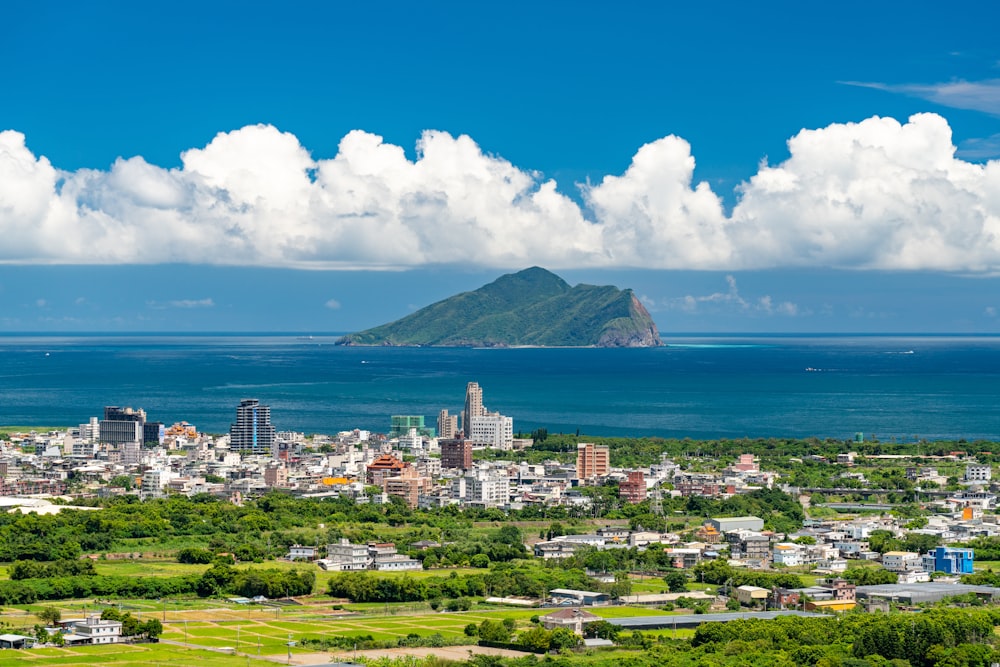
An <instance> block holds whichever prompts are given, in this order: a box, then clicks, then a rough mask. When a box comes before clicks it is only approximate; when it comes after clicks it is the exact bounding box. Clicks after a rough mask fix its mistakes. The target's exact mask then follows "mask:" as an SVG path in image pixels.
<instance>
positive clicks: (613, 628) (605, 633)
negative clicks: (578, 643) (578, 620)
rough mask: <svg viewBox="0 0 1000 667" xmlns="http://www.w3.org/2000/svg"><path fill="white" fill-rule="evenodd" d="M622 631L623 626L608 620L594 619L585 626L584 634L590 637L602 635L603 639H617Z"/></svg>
mask: <svg viewBox="0 0 1000 667" xmlns="http://www.w3.org/2000/svg"><path fill="white" fill-rule="evenodd" d="M620 632H621V628H620V627H619V626H617V625H615V624H614V623H609V622H608V621H593V622H591V623H587V624H586V625H585V626H583V636H584V637H587V638H588V639H591V638H594V637H600V638H601V639H610V640H611V641H615V640H616V639H618V634H619V633H620Z"/></svg>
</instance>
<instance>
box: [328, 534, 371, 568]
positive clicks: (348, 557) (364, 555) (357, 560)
mask: <svg viewBox="0 0 1000 667" xmlns="http://www.w3.org/2000/svg"><path fill="white" fill-rule="evenodd" d="M326 560H327V561H330V562H332V563H334V564H336V565H337V567H336V568H332V567H328V568H327V569H331V570H332V569H338V570H341V571H345V570H367V569H368V567H369V563H370V561H371V559H370V558H369V556H368V545H367V544H351V542H350V540H348V539H347V538H346V537H345V538H343V539H341V540H340V544H330V545H327V547H326Z"/></svg>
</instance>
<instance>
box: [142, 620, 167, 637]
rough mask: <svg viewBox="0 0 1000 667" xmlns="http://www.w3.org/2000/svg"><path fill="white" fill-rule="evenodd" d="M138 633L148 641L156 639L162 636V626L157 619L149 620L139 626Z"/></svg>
mask: <svg viewBox="0 0 1000 667" xmlns="http://www.w3.org/2000/svg"><path fill="white" fill-rule="evenodd" d="M139 632H140V633H141V634H143V635H145V636H146V637H149V638H150V639H156V638H157V637H159V636H160V635H162V634H163V624H162V623H160V621H159V620H158V619H155V618H151V619H149V620H148V621H146V622H145V623H143V624H142V626H140V628H139Z"/></svg>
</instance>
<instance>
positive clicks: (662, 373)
mask: <svg viewBox="0 0 1000 667" xmlns="http://www.w3.org/2000/svg"><path fill="white" fill-rule="evenodd" d="M334 340H335V337H334V336H316V337H314V338H310V337H297V336H291V335H281V336H277V335H276V336H259V335H187V336H178V335H131V336H108V335H74V336H62V335H60V336H56V335H13V334H8V335H0V424H7V425H26V426H30V425H39V426H41V425H75V424H79V423H82V422H85V421H87V419H88V418H89V417H91V416H100V415H101V414H102V411H103V407H104V406H105V405H121V406H132V407H135V408H140V407H141V408H144V409H145V410H146V412H147V414H148V418H149V419H151V420H156V421H162V422H165V423H167V424H168V425H169V424H171V423H173V422H175V421H180V420H186V421H188V422H191V423H193V424H195V425H196V426H198V427H199V428H200V429H202V430H205V431H208V432H211V433H221V432H225V431H227V430H228V428H229V423H230V422H231V421H233V419H234V418H235V408H236V405H237V404H238V403H239V401H240V399H242V398H258V399H260V400H261V402H263V403H266V404H268V405H270V406H271V414H272V421H273V422H274V424H275V426H276V427H277V428H278V429H279V430H296V431H304V432H306V433H334V432H336V431H338V430H347V429H351V428H363V429H371V430H376V431H382V432H384V431H387V430H388V428H389V417H390V416H391V415H397V414H416V415H425V416H426V417H427V419H428V423H429V424H431V425H433V424H434V421H435V419H436V416H437V413H438V411H439V410H440V409H441V408H447V409H448V410H449V411H450V412H452V413H457V412H458V411H459V410H460V409H461V406H462V404H463V401H464V395H465V385H466V383H467V382H469V381H472V380H475V381H477V382H479V383H480V385H482V387H483V392H484V403H485V404H486V406H487V407H488V408H489V409H491V410H499V411H500V412H502V413H503V414H506V415H510V416H511V417H513V418H514V429H515V431H517V430H523V431H525V432H527V431H530V430H532V429H535V428H538V427H545V428H547V429H548V430H549V431H550V432H575V431H577V430H579V431H580V432H581V433H585V434H592V435H660V436H669V437H691V438H718V437H743V436H747V437H768V436H788V437H807V436H819V437H835V438H849V437H851V436H853V434H854V433H855V432H858V431H862V432H864V433H865V434H866V435H869V434H871V435H875V436H877V437H878V438H880V439H883V440H886V439H890V438H899V439H904V440H912V439H915V438H927V439H931V440H934V439H957V438H967V439H976V438H986V439H994V440H1000V337H996V336H985V337H962V336H958V337H942V336H907V337H901V336H808V337H803V336H741V337H719V336H694V337H688V338H676V337H669V338H668V343H669V346H668V347H663V348H658V349H635V350H617V349H614V350H606V349H485V350H477V349H451V348H446V349H439V348H359V347H337V346H334V345H333V344H332V343H333V341H334Z"/></svg>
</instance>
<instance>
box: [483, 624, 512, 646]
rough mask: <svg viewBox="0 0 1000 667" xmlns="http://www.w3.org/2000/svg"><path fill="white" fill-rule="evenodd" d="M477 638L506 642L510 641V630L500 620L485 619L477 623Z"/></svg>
mask: <svg viewBox="0 0 1000 667" xmlns="http://www.w3.org/2000/svg"><path fill="white" fill-rule="evenodd" d="M479 638H480V639H482V640H483V641H488V642H497V643H500V644H506V643H507V642H509V641H510V631H509V630H508V629H507V628H506V627H504V624H503V623H501V622H500V621H494V620H491V619H486V620H485V621H483V622H482V623H480V624H479Z"/></svg>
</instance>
